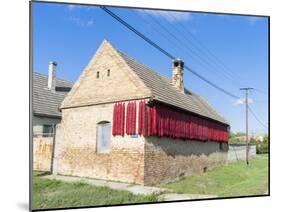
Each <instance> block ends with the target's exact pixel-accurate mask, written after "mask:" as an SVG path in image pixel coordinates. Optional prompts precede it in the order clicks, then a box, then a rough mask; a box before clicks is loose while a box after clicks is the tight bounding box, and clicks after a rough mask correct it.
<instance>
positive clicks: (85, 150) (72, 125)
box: [56, 104, 144, 184]
mask: <svg viewBox="0 0 281 212" xmlns="http://www.w3.org/2000/svg"><path fill="white" fill-rule="evenodd" d="M112 115H113V104H106V105H96V106H90V107H80V108H72V109H64V110H63V111H62V117H63V118H62V123H61V130H60V133H61V139H60V141H59V142H60V144H59V153H58V162H57V165H56V166H57V172H58V173H59V174H64V175H75V176H83V177H92V178H98V179H105V180H115V181H123V182H130V183H138V184H143V179H144V176H143V174H144V139H143V137H137V138H132V137H130V136H127V135H126V136H124V137H121V136H115V137H114V136H112V135H111V151H110V152H109V153H98V152H97V151H96V144H97V143H96V137H97V134H96V130H97V123H99V122H100V121H109V122H110V123H112Z"/></svg>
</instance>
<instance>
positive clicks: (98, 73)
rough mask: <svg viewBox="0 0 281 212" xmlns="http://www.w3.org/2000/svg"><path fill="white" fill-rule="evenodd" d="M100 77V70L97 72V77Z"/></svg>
mask: <svg viewBox="0 0 281 212" xmlns="http://www.w3.org/2000/svg"><path fill="white" fill-rule="evenodd" d="M98 78H100V72H99V71H98V72H97V79H98Z"/></svg>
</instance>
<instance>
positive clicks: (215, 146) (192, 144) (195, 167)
mask: <svg viewBox="0 0 281 212" xmlns="http://www.w3.org/2000/svg"><path fill="white" fill-rule="evenodd" d="M226 161H227V150H226V148H225V149H224V150H220V144H219V143H217V142H206V143H204V142H199V141H183V140H179V139H177V140H174V139H169V138H161V139H160V138H157V137H149V138H146V142H145V158H144V184H146V185H153V184H158V183H162V182H169V181H174V180H175V179H176V178H177V177H181V176H188V175H194V174H200V173H202V172H204V171H206V170H208V169H211V168H213V167H215V166H218V165H221V164H224V163H226Z"/></svg>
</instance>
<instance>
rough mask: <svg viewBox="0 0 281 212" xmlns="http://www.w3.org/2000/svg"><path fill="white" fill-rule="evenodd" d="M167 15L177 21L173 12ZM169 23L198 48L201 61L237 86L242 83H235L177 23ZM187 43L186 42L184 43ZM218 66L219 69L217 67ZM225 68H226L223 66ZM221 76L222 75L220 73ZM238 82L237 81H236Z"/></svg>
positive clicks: (178, 33)
mask: <svg viewBox="0 0 281 212" xmlns="http://www.w3.org/2000/svg"><path fill="white" fill-rule="evenodd" d="M165 14H166V15H167V14H168V15H170V17H172V19H173V21H176V18H175V16H174V15H172V13H168V12H167V13H165ZM163 15H164V14H161V13H160V16H162V17H164V16H163ZM167 23H168V25H169V26H170V27H171V28H172V29H173V30H174V31H176V32H177V35H181V37H182V38H183V39H184V40H185V41H186V42H187V43H189V44H191V45H192V46H193V48H194V49H195V50H196V52H195V53H196V56H197V57H199V58H200V59H201V61H203V62H204V63H205V64H207V65H209V67H211V68H213V69H214V70H215V71H216V72H217V71H218V72H220V73H218V74H222V75H223V77H225V79H227V80H229V82H231V83H232V84H233V85H234V84H235V86H236V85H237V84H239V85H241V84H240V83H237V84H236V83H234V81H235V80H233V78H232V77H231V76H230V75H229V74H228V73H227V71H225V72H224V71H221V69H222V66H220V67H219V64H218V63H217V62H216V61H215V60H213V59H212V58H211V57H210V56H209V54H207V53H206V52H205V51H202V49H201V48H202V46H201V48H199V45H195V43H194V42H193V41H192V40H191V39H190V38H189V37H188V36H186V33H184V32H182V30H180V28H178V27H177V25H176V24H170V23H169V22H167ZM182 27H184V26H183V25H182ZM187 33H188V34H189V35H190V36H192V38H193V35H192V34H191V33H190V32H189V31H188V30H187ZM194 40H195V38H194ZM195 41H197V42H198V43H199V40H197V39H196V40H195ZM184 45H185V44H184ZM189 49H191V48H189ZM197 52H198V54H197ZM202 54H204V56H205V58H204V57H201V55H202ZM217 68H218V69H217ZM223 69H224V68H223ZM219 76H220V75H219ZM235 82H236V81H235Z"/></svg>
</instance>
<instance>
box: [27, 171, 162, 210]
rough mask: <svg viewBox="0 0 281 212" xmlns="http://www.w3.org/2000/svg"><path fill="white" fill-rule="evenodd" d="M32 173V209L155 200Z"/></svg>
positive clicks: (149, 197) (155, 198)
mask: <svg viewBox="0 0 281 212" xmlns="http://www.w3.org/2000/svg"><path fill="white" fill-rule="evenodd" d="M41 175H42V173H39V172H35V173H34V175H33V198H32V200H33V207H32V208H33V209H46V208H65V207H81V206H98V205H114V204H127V203H139V202H156V201H157V200H158V199H157V196H156V195H147V196H145V195H133V194H132V193H130V192H127V191H117V190H112V189H109V188H106V187H99V186H94V185H89V184H86V183H81V182H77V183H70V182H63V181H60V180H50V179H44V178H41Z"/></svg>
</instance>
